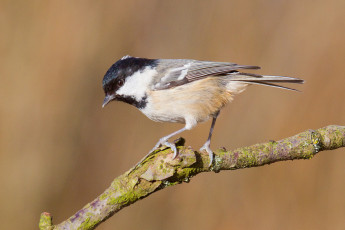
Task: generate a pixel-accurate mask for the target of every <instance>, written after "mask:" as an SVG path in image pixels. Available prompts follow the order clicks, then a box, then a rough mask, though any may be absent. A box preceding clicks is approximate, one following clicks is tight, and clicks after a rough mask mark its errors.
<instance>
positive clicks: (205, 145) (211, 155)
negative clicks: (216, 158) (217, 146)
mask: <svg viewBox="0 0 345 230" xmlns="http://www.w3.org/2000/svg"><path fill="white" fill-rule="evenodd" d="M204 150H205V151H206V152H207V153H208V156H209V159H210V163H209V165H208V167H210V166H211V165H212V162H213V151H212V149H211V148H210V141H206V143H205V144H204V145H203V146H202V147H201V148H200V151H204Z"/></svg>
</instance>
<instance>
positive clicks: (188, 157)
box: [39, 125, 345, 230]
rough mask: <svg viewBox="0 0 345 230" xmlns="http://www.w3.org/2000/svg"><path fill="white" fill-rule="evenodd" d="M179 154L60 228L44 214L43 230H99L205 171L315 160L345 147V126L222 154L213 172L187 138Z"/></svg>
mask: <svg viewBox="0 0 345 230" xmlns="http://www.w3.org/2000/svg"><path fill="white" fill-rule="evenodd" d="M176 144H177V146H178V149H179V152H180V155H179V157H177V158H176V159H174V160H172V159H171V156H172V152H171V150H170V149H167V148H161V149H157V150H155V153H154V154H152V155H151V156H150V157H148V158H147V159H145V160H144V161H143V162H142V164H141V165H139V166H138V167H136V168H132V169H131V170H129V171H128V172H126V173H125V174H123V175H121V176H119V177H117V178H115V179H114V181H113V182H112V183H111V185H110V187H109V188H108V189H106V190H105V191H104V192H103V193H102V194H101V195H100V196H99V197H97V198H96V199H95V200H94V201H92V202H91V203H89V204H87V205H86V206H85V207H83V208H82V209H81V210H79V211H78V212H77V213H76V214H74V215H73V216H71V217H70V218H69V219H67V220H65V221H63V222H62V223H60V224H58V225H53V224H52V217H51V215H50V214H49V213H47V212H44V213H42V214H41V219H40V223H39V228H40V229H41V230H48V229H49V230H50V229H94V228H96V227H97V226H98V225H99V224H100V223H101V222H103V221H105V220H106V219H108V218H109V217H111V216H112V215H114V214H115V213H116V212H118V211H120V210H121V209H122V208H124V207H126V206H128V205H131V204H133V203H135V202H136V201H138V200H140V199H143V198H145V197H147V196H149V195H151V194H152V193H154V192H157V191H159V190H161V189H164V188H166V187H169V186H172V185H176V184H180V183H182V182H189V180H190V178H191V177H193V176H195V175H197V174H199V173H201V172H211V171H212V172H216V173H217V172H219V171H220V170H235V169H241V168H250V167H257V166H262V165H265V164H271V163H274V162H277V161H286V160H295V159H311V158H312V157H313V156H314V155H315V154H317V153H318V152H320V151H323V150H331V149H336V148H341V147H344V146H345V126H336V125H330V126H327V127H324V128H321V129H318V130H308V131H305V132H302V133H299V134H297V135H295V136H293V137H288V138H285V139H283V140H280V141H270V142H267V143H263V144H256V145H252V146H249V147H243V148H238V149H235V150H232V151H226V150H225V149H218V150H216V151H215V152H214V154H215V158H214V162H213V164H212V166H211V167H210V168H209V167H208V165H209V157H208V154H206V153H200V152H197V151H194V150H192V149H191V148H190V147H183V145H184V139H182V138H180V139H179V140H178V141H177V142H176Z"/></svg>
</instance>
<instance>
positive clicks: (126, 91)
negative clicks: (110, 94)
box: [116, 67, 157, 101]
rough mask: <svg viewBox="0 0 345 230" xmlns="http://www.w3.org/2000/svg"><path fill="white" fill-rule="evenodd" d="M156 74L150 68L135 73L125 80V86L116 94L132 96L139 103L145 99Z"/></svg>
mask: <svg viewBox="0 0 345 230" xmlns="http://www.w3.org/2000/svg"><path fill="white" fill-rule="evenodd" d="M156 74H157V71H156V70H154V69H153V68H151V67H146V68H145V69H144V70H143V71H137V72H135V73H134V74H133V75H132V76H130V77H127V78H126V81H125V84H124V85H123V86H122V87H121V88H120V89H119V90H118V91H117V92H116V93H117V94H119V95H123V96H133V97H134V98H135V99H136V100H137V101H140V100H141V99H143V97H145V93H146V91H147V90H148V89H149V86H150V84H151V82H152V80H153V77H154V75H156Z"/></svg>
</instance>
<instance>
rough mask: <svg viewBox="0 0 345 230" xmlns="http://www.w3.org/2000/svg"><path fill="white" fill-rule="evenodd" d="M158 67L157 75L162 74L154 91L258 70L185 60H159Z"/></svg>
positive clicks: (223, 63) (234, 65)
mask: <svg viewBox="0 0 345 230" xmlns="http://www.w3.org/2000/svg"><path fill="white" fill-rule="evenodd" d="M158 66H159V69H158V73H163V74H162V75H161V76H159V77H158V79H157V80H158V81H157V82H155V84H154V89H155V90H162V89H168V88H171V87H176V86H179V85H183V84H186V83H189V82H192V81H196V80H200V79H203V78H206V77H209V76H217V75H222V76H224V75H226V74H229V73H231V72H237V70H238V69H260V67H258V66H249V65H238V64H235V63H227V62H208V61H196V60H186V59H161V60H160V63H159V65H158Z"/></svg>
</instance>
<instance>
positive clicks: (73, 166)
mask: <svg viewBox="0 0 345 230" xmlns="http://www.w3.org/2000/svg"><path fill="white" fill-rule="evenodd" d="M0 4H1V5H0V27H1V36H0V50H1V52H0V76H1V83H0V95H1V97H0V100H1V107H0V183H1V196H0V203H1V206H0V213H1V215H0V222H1V225H2V226H1V228H2V229H37V228H38V220H39V216H40V213H41V212H43V211H47V212H50V213H51V214H52V215H53V217H54V223H55V224H58V223H60V222H61V221H63V220H65V219H66V218H68V217H70V216H71V215H73V214H74V213H75V212H76V211H78V210H79V209H80V208H82V207H83V206H84V205H85V204H86V203H88V202H90V201H92V200H93V199H94V198H95V197H96V196H98V195H99V194H101V193H102V192H103V191H104V190H105V189H106V188H107V187H108V186H109V185H110V183H111V181H112V179H114V178H115V177H117V176H118V175H120V174H122V173H124V172H125V171H126V170H128V169H129V168H130V167H131V166H133V165H134V164H135V163H136V162H138V161H139V160H140V159H141V158H142V157H143V156H144V155H145V154H146V153H147V152H148V150H150V149H151V148H152V147H153V146H154V145H155V144H156V142H157V141H158V139H159V138H160V137H162V136H164V135H166V134H169V133H171V132H173V131H175V130H177V129H180V128H181V127H183V126H182V125H181V124H168V123H167V124H161V123H155V122H153V121H150V120H149V119H148V118H146V117H145V116H144V115H143V114H141V113H140V112H139V111H138V110H137V109H136V108H134V107H131V106H128V105H126V104H124V103H120V102H117V103H116V102H113V103H111V104H110V106H107V107H106V108H105V109H101V104H102V101H103V97H104V93H103V90H102V85H101V82H102V78H103V75H104V74H105V72H106V70H107V69H108V68H109V67H110V66H111V65H112V64H113V63H114V62H115V61H116V60H118V59H119V58H121V57H122V56H124V55H127V54H129V55H132V56H137V57H147V58H190V59H199V60H210V61H224V62H236V63H239V64H246V65H259V66H261V67H262V69H261V70H259V71H257V73H261V74H271V75H285V76H293V77H299V78H303V79H305V80H306V84H304V85H297V88H299V89H300V90H302V91H303V92H302V93H295V92H291V91H284V90H279V89H273V88H269V87H263V86H252V87H250V88H249V89H248V90H247V91H246V92H244V93H243V94H241V95H239V96H238V97H237V98H236V100H235V101H234V102H233V103H232V104H230V105H228V106H227V107H226V108H225V109H224V110H222V113H221V114H220V117H219V119H218V122H217V125H216V128H215V132H214V136H213V142H212V147H213V149H216V148H218V147H222V146H224V147H226V148H228V149H233V148H237V147H241V146H248V145H252V144H255V143H259V142H265V141H268V140H279V139H282V138H285V137H288V136H291V135H295V134H297V133H299V132H302V131H305V130H307V129H317V128H321V127H324V126H326V125H330V124H337V125H345V104H344V98H345V90H344V84H345V73H344V61H345V42H344V41H345V14H344V9H345V1H343V0H330V1H322V0H315V1H298V0H290V1H283V0H252V1H239V0H231V1H225V0H223V1H221V0H219V1H218V0H217V1H197V0H194V1H192V0H190V1H183V2H181V1H174V2H173V1H158V0H146V1H135V0H127V1H110V0H107V1H91V0H83V1H81V0H76V1H38V0H33V1H23V0H20V1H6V0H2V1H0ZM209 126H210V122H206V123H204V124H201V125H199V126H198V127H197V128H195V129H193V130H192V131H188V132H185V133H183V134H182V136H183V137H185V138H186V139H187V143H186V144H187V145H191V146H192V147H193V148H194V149H199V148H200V147H201V146H202V144H203V143H204V142H205V140H206V138H207V135H208V130H209ZM344 164H345V149H339V150H334V151H328V152H321V153H320V154H319V155H318V156H317V157H315V158H314V159H312V160H308V161H306V160H300V161H293V162H292V161H289V162H280V163H275V164H272V165H269V166H264V167H260V168H251V169H245V170H236V171H226V172H221V173H219V174H214V173H205V174H201V175H199V176H197V177H195V178H193V179H192V181H191V183H189V184H183V185H179V186H174V187H171V188H168V189H165V190H163V191H160V192H158V193H155V194H154V195H152V196H150V197H148V198H146V199H144V200H142V201H140V202H138V203H136V204H134V205H132V206H130V207H127V208H125V209H124V210H122V211H120V212H119V213H117V214H116V215H115V216H113V217H111V218H110V219H109V220H108V221H106V222H105V223H103V224H101V225H100V226H99V228H98V229H104V230H105V229H121V228H122V229H167V230H170V229H200V230H203V229H205V230H206V229H207V230H210V229H259V230H260V229H283V230H284V229H333V230H334V229H345V179H344V178H345V169H344Z"/></svg>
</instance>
